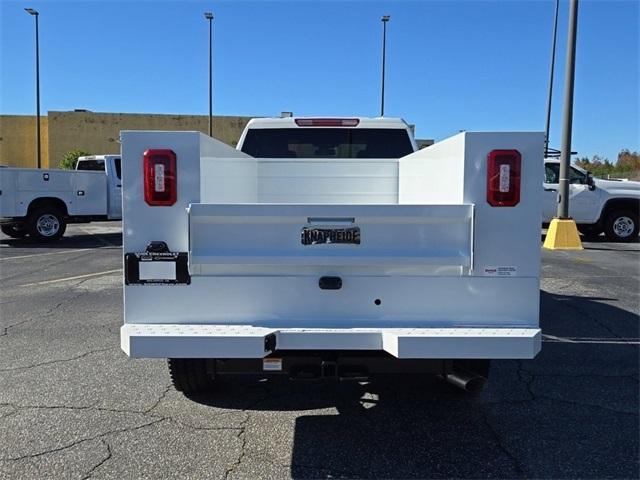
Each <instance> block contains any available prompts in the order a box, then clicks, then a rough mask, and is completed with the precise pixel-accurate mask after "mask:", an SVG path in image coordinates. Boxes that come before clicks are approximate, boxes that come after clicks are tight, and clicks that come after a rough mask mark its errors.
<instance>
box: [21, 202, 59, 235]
mask: <svg viewBox="0 0 640 480" xmlns="http://www.w3.org/2000/svg"><path fill="white" fill-rule="evenodd" d="M66 229H67V222H66V221H65V219H64V216H63V215H62V213H61V212H60V210H58V209H57V208H55V207H46V206H45V207H40V208H37V209H36V210H34V211H33V212H32V213H31V214H30V215H29V218H28V220H27V231H28V232H29V236H30V237H31V238H32V239H34V240H35V241H37V242H42V243H50V242H55V241H57V240H60V237H62V235H64V232H65V230H66Z"/></svg>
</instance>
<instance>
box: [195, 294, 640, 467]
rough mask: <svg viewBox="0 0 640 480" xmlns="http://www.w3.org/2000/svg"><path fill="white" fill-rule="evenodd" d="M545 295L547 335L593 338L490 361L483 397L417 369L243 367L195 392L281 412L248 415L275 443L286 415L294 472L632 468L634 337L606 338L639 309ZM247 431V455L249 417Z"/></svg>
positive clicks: (620, 332) (227, 403) (223, 403)
mask: <svg viewBox="0 0 640 480" xmlns="http://www.w3.org/2000/svg"><path fill="white" fill-rule="evenodd" d="M541 297H542V298H541V320H542V328H543V333H545V334H549V335H554V336H557V337H564V336H566V337H572V338H588V339H590V340H589V341H588V342H587V343H562V342H558V343H545V344H544V345H543V350H542V352H541V353H540V354H539V355H538V357H537V358H536V359H535V360H525V361H516V360H503V361H494V362H493V364H492V372H491V377H490V382H489V384H488V388H487V389H486V390H485V391H484V392H482V394H480V395H476V396H473V395H469V394H465V393H462V392H459V391H457V390H454V389H453V388H452V387H449V386H448V385H446V384H444V383H442V382H441V381H438V380H437V379H436V378H434V377H425V376H404V375H402V376H394V377H393V378H379V379H374V380H373V381H371V382H368V383H331V382H310V383H299V382H297V383H294V382H289V381H287V380H286V379H282V378H270V379H268V380H265V379H260V380H259V379H257V378H256V377H253V378H251V379H249V378H246V377H245V378H226V379H223V380H221V386H220V390H219V392H218V393H216V394H214V396H212V397H208V398H193V399H192V400H194V401H196V402H198V403H201V404H204V405H210V406H215V407H218V408H230V409H242V410H245V411H247V412H254V414H255V413H257V412H280V414H279V415H277V416H276V415H260V416H259V417H257V419H258V420H256V421H259V422H261V424H266V425H263V429H266V430H267V432H269V431H270V430H269V428H268V427H271V423H273V435H274V442H275V443H276V444H277V441H278V440H277V439H278V438H280V436H282V435H283V433H282V432H283V431H286V430H284V429H285V428H286V425H287V422H290V423H291V425H292V428H293V450H292V454H291V464H290V474H291V476H292V477H293V478H301V479H303V478H304V479H306V478H451V477H455V478H524V477H535V478H638V476H639V473H640V472H639V469H638V438H639V437H640V431H639V427H638V359H639V358H638V345H635V344H619V343H616V344H612V343H608V342H607V340H608V339H616V338H629V337H635V338H636V339H637V337H638V316H637V315H636V314H635V313H633V312H628V311H626V310H623V309H620V308H618V307H616V306H612V305H609V304H606V303H601V302H600V301H598V300H599V299H594V298H589V297H576V296H565V295H555V294H554V295H552V294H549V293H546V292H544V291H542V292H541ZM606 300H610V299H606ZM321 409H328V411H325V412H318V410H321ZM311 411H313V412H311ZM287 412H295V413H287ZM307 412H308V413H309V414H307ZM270 422H271V423H270ZM265 426H266V427H267V428H264V427H265ZM245 435H246V436H245V439H246V441H247V452H246V455H247V456H251V454H252V450H251V447H252V442H251V435H252V431H251V430H250V429H249V427H247V431H246V434H245ZM285 436H286V434H285ZM256 441H257V442H258V440H256ZM259 441H260V442H262V443H264V442H266V443H269V439H268V438H265V439H259ZM254 453H256V454H257V455H259V453H260V452H254Z"/></svg>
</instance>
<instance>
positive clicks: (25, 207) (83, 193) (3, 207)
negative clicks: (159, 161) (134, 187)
mask: <svg viewBox="0 0 640 480" xmlns="http://www.w3.org/2000/svg"><path fill="white" fill-rule="evenodd" d="M120 178H121V161H120V155H92V156H86V157H80V158H79V159H78V162H77V164H76V170H58V169H46V170H43V169H33V168H10V167H1V168H0V225H1V226H2V232H3V233H5V234H6V235H9V236H10V237H13V238H22V237H25V236H27V235H29V236H30V237H32V238H33V239H35V240H37V241H41V242H52V241H56V240H58V239H60V237H62V235H64V232H65V230H66V226H67V224H68V223H87V222H91V221H104V220H120V219H121V218H122V189H121V186H122V185H121V180H120Z"/></svg>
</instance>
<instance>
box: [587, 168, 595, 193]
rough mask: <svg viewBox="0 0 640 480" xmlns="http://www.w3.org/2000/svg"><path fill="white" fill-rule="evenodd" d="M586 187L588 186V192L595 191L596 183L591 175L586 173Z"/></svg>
mask: <svg viewBox="0 0 640 480" xmlns="http://www.w3.org/2000/svg"><path fill="white" fill-rule="evenodd" d="M587 185H589V190H595V189H596V182H595V180H594V179H593V174H592V173H591V172H587Z"/></svg>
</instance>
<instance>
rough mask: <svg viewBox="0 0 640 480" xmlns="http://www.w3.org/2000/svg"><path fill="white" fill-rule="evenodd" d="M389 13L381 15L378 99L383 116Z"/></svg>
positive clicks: (382, 115)
mask: <svg viewBox="0 0 640 480" xmlns="http://www.w3.org/2000/svg"><path fill="white" fill-rule="evenodd" d="M390 18H391V16H390V15H383V16H382V18H381V19H380V20H381V21H382V98H381V99H380V116H381V117H384V70H385V66H386V63H387V22H388V21H389V19H390Z"/></svg>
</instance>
